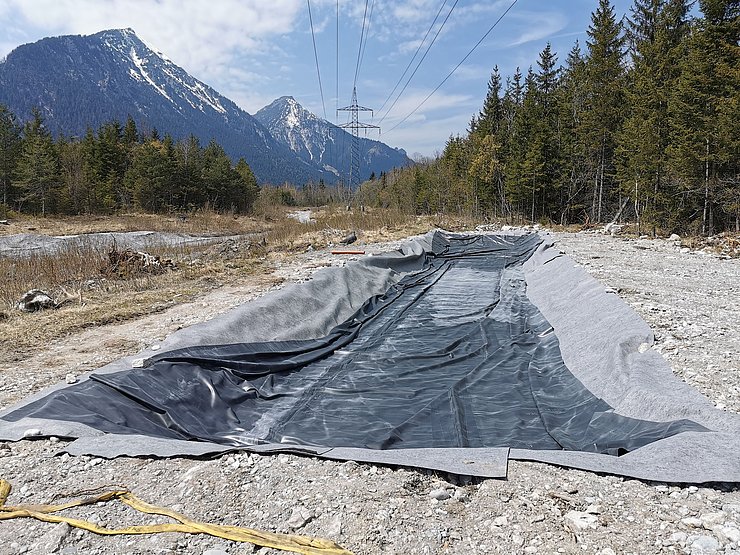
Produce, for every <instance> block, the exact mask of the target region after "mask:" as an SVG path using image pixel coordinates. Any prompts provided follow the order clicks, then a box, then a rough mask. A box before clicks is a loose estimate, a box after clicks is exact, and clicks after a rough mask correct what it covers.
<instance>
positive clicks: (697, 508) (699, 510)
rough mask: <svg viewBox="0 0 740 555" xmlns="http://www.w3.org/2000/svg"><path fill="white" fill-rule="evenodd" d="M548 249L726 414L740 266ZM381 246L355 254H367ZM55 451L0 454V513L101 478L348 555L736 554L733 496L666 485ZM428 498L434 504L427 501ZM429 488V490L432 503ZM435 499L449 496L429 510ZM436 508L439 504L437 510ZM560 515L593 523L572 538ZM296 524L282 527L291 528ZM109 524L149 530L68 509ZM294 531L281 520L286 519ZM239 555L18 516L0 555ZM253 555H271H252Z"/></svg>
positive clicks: (123, 337) (674, 256)
mask: <svg viewBox="0 0 740 555" xmlns="http://www.w3.org/2000/svg"><path fill="white" fill-rule="evenodd" d="M556 239H557V240H558V242H559V246H560V248H561V249H562V250H564V251H565V252H567V253H568V254H570V255H571V256H572V257H573V258H574V259H575V260H576V261H577V262H579V263H580V264H582V265H583V266H585V268H586V269H587V270H588V271H589V272H591V273H592V274H593V275H594V276H595V277H597V278H598V279H599V280H601V281H602V283H604V285H605V286H607V287H611V288H613V289H614V290H616V291H617V292H618V294H619V295H620V296H621V297H622V298H623V299H624V300H625V301H626V302H628V303H629V304H630V305H631V306H633V307H634V309H635V310H636V311H637V312H638V313H639V314H640V315H641V316H642V317H643V318H644V319H645V320H646V321H647V322H648V323H649V324H650V325H651V327H652V328H653V329H654V330H655V333H656V337H657V343H656V348H657V349H659V350H661V351H662V352H663V354H664V355H665V356H666V358H667V359H668V360H669V361H670V363H671V365H672V366H673V368H674V371H675V372H676V373H677V374H678V375H679V376H680V377H681V378H682V379H685V380H686V381H687V382H689V383H690V384H692V385H694V386H695V387H697V388H699V389H700V390H701V391H702V392H703V393H704V394H705V395H706V396H707V397H709V398H710V399H711V400H712V401H713V402H714V403H715V404H717V406H720V407H723V408H725V409H726V410H732V411H740V372H739V370H740V368H738V365H739V364H740V326H738V322H739V321H740V301H738V299H740V260H737V259H734V260H732V259H730V260H727V259H721V258H720V257H718V256H715V255H712V254H708V253H699V252H685V250H684V251H682V250H681V248H680V245H678V244H677V243H675V242H671V241H666V240H661V239H656V240H646V239H641V240H626V239H621V238H619V237H608V236H603V235H598V234H593V233H578V234H556ZM393 246H394V244H383V245H375V246H368V247H366V249H367V250H368V251H373V250H375V251H376V252H379V251H382V250H386V249H388V248H392V247H393ZM342 263H343V260H339V259H337V257H332V256H331V255H329V254H328V253H327V252H326V251H314V252H310V253H304V254H298V255H295V256H291V257H286V258H285V260H282V261H281V263H280V264H276V266H275V268H274V275H275V276H276V277H279V278H283V279H285V280H287V281H297V280H303V279H307V278H309V277H310V275H311V274H312V273H313V271H315V270H316V269H317V268H319V267H324V266H327V265H332V264H342ZM266 283H268V282H267V281H265V279H264V277H257V276H255V277H254V278H248V279H247V280H245V281H244V282H243V283H240V284H238V285H229V286H227V287H223V288H219V289H217V290H214V291H211V292H208V293H206V294H205V295H204V296H202V297H200V298H198V299H197V301H195V302H192V303H186V304H179V305H176V306H174V307H172V308H171V309H169V310H166V311H164V312H160V313H156V314H152V315H149V316H146V317H144V318H141V319H138V320H135V321H130V322H125V323H122V324H116V325H107V326H103V327H98V328H91V329H87V330H84V331H82V332H81V333H78V334H75V335H73V336H71V337H67V338H64V339H62V340H58V341H56V342H54V343H53V344H52V345H50V346H49V347H48V348H47V349H44V350H43V351H42V352H39V353H37V354H35V355H33V356H30V357H28V358H26V359H24V360H22V361H19V362H17V363H16V364H14V365H13V366H12V367H10V368H4V369H2V370H1V371H0V406H3V407H4V406H7V405H9V404H10V403H12V402H15V401H17V400H19V399H20V398H22V397H23V396H25V395H27V394H29V393H32V392H35V391H38V390H39V389H41V388H43V387H45V386H47V385H50V384H52V383H55V382H57V381H61V380H64V378H65V376H66V375H67V374H68V373H80V372H83V371H87V370H90V369H93V368H96V367H99V366H101V365H103V364H105V363H106V362H109V361H111V360H114V359H116V358H118V357H121V356H123V355H127V354H131V353H133V352H136V351H138V350H140V349H141V348H144V347H146V346H147V345H151V344H152V343H153V342H154V341H155V340H158V339H162V338H163V337H164V336H166V335H167V334H168V333H171V332H172V331H174V330H176V329H178V328H179V327H183V326H187V325H191V324H193V323H196V322H199V321H202V320H204V319H207V318H211V317H213V316H215V315H216V314H217V313H219V312H223V311H225V310H228V309H229V308H230V307H233V306H236V305H237V304H240V303H242V302H245V301H248V300H249V299H251V298H254V297H256V296H258V295H261V294H263V293H265V292H266V291H267V290H268V289H269V286H268V285H266ZM63 444H64V442H63V441H59V440H56V439H55V438H53V439H45V440H37V441H22V442H19V443H11V444H5V445H0V477H3V478H5V479H6V480H8V481H10V482H11V483H12V484H13V487H14V489H13V493H12V494H11V496H10V499H9V501H8V503H9V504H19V503H42V502H49V501H50V500H51V499H52V497H53V496H55V495H57V494H71V493H73V492H77V491H80V490H88V489H91V488H94V487H99V486H105V485H111V484H117V485H120V486H125V487H127V488H129V489H130V490H132V491H133V492H135V493H136V494H138V495H139V496H140V497H142V498H143V499H144V500H145V501H148V502H150V503H154V504H156V505H161V506H166V507H170V508H173V509H174V510H178V511H180V512H183V513H185V514H187V515H189V516H191V517H194V518H197V519H202V520H205V521H209V522H217V523H222V524H231V525H240V526H250V527H254V528H259V529H265V530H272V531H282V532H296V533H302V534H310V535H316V536H324V537H329V538H331V539H334V540H336V541H337V542H339V543H340V544H342V545H343V546H345V547H346V548H348V549H351V550H352V551H354V552H356V553H368V554H369V553H395V554H411V553H420V554H421V553H461V554H462V553H601V554H603V555H608V554H610V553H612V554H614V553H713V552H723V553H738V552H739V551H738V550H739V549H740V547H739V546H738V542H740V490H739V489H738V487H737V484H714V485H711V486H710V487H699V488H697V487H681V485H673V484H654V483H645V482H640V481H636V480H626V479H622V478H619V477H613V476H602V475H597V474H593V473H588V472H582V471H577V470H568V469H562V468H557V467H553V466H548V465H544V464H537V463H520V462H513V463H512V464H511V465H510V468H509V478H508V480H470V479H464V478H459V477H458V478H455V477H450V476H443V475H438V474H435V473H432V472H424V471H416V470H408V469H398V468H388V467H379V466H374V465H365V464H357V463H353V462H348V463H339V462H332V461H323V460H317V459H312V458H303V457H297V456H293V455H278V456H272V457H261V456H256V455H246V454H244V455H228V456H224V457H221V458H218V459H213V460H198V459H182V458H179V459H170V460H157V459H148V458H141V459H126V458H123V459H115V460H102V459H91V458H89V457H79V458H74V457H69V456H67V455H63V456H59V455H58V454H57V453H58V451H59V448H60V446H62V445H63ZM439 490H444V491H445V492H446V495H440V492H439ZM430 494H433V495H430ZM447 495H449V499H443V498H444V497H446V496H447ZM435 497H439V498H441V499H436V498H435ZM571 511H580V512H588V513H589V514H590V515H592V518H588V519H586V520H588V521H589V523H588V524H587V525H586V526H585V527H584V528H583V529H582V530H579V529H578V527H577V526H576V525H575V524H574V522H573V515H572V514H571ZM301 513H302V514H303V515H304V517H305V518H300V519H297V520H299V521H303V520H307V522H305V524H303V525H302V526H300V527H299V528H297V529H293V528H291V527H290V526H289V521H291V517H292V516H293V517H295V516H296V515H300V514H301ZM69 514H70V516H77V517H80V518H86V519H88V520H93V521H96V522H98V523H102V524H105V525H108V526H124V525H127V524H134V523H140V522H145V521H146V522H148V521H151V520H152V519H151V518H146V519H144V518H142V517H141V516H140V515H137V514H136V513H134V512H133V511H132V510H131V509H127V508H124V507H122V506H120V505H116V504H112V505H111V504H108V505H98V506H91V507H84V508H79V509H74V510H71V511H69ZM291 523H292V524H295V523H296V520H295V519H294V520H293V521H291ZM209 550H211V553H210V554H209V555H217V554H223V553H228V554H246V553H253V552H255V550H254V549H253V547H252V546H251V545H248V544H237V543H234V542H228V541H222V540H218V539H216V538H212V537H209V536H202V535H192V536H187V535H183V534H172V533H169V534H159V535H153V536H141V537H137V536H117V537H101V536H96V535H94V534H91V533H88V532H83V531H77V530H74V529H71V528H69V527H68V526H66V525H63V524H60V525H55V524H47V523H42V522H36V521H32V520H13V521H5V522H3V523H2V525H0V553H3V554H5V553H7V554H15V553H33V554H42V553H63V554H65V555H73V554H88V553H90V554H103V553H106V554H108V553H142V554H144V553H147V554H149V553H195V554H201V553H206V552H207V551H209ZM257 552H258V553H262V554H267V553H273V551H272V550H268V549H261V550H257Z"/></svg>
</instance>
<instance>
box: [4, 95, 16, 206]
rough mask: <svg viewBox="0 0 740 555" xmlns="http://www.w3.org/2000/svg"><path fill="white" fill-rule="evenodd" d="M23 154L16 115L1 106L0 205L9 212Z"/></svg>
mask: <svg viewBox="0 0 740 555" xmlns="http://www.w3.org/2000/svg"><path fill="white" fill-rule="evenodd" d="M20 154H21V126H20V125H19V124H18V122H17V121H16V119H15V115H14V114H13V113H12V112H11V111H10V110H8V108H7V107H6V106H3V105H2V104H0V190H1V191H2V192H1V193H0V204H2V209H3V211H5V210H7V208H8V207H9V206H10V203H11V202H12V200H13V189H12V182H13V176H14V174H15V168H16V166H17V165H18V159H19V157H20Z"/></svg>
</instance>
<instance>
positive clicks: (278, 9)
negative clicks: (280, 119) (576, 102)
mask: <svg viewBox="0 0 740 555" xmlns="http://www.w3.org/2000/svg"><path fill="white" fill-rule="evenodd" d="M511 2H512V0H489V1H480V0H458V2H457V4H456V5H455V8H454V10H452V13H450V14H449V17H448V19H447V23H446V24H445V25H444V27H443V28H442V30H441V32H440V33H439V36H438V37H437V40H436V42H435V43H434V44H433V46H432V47H431V49H430V50H429V52H428V54H427V56H426V59H425V60H424V62H423V63H422V64H421V65H420V66H419V69H418V70H417V72H416V74H415V76H414V77H413V79H412V80H411V81H410V83H409V84H408V86H407V88H406V90H405V91H404V93H403V94H402V95H401V96H400V98H399V99H398V101H397V103H396V105H395V106H394V107H393V109H392V110H391V111H390V112H387V110H388V108H389V107H390V105H391V104H392V103H393V100H394V99H395V95H394V96H393V97H392V98H391V99H390V101H388V102H386V105H385V107H384V108H383V110H382V111H380V112H376V113H375V117H374V119H371V118H370V114H366V117H365V118H364V119H365V121H367V122H369V123H374V124H378V123H379V121H380V120H381V119H382V122H380V126H381V128H382V134H381V135H380V139H381V140H382V141H384V142H386V143H388V144H390V145H392V146H397V147H402V148H405V149H406V150H407V152H408V153H409V154H410V155H413V154H415V153H420V154H423V155H433V154H434V153H435V152H436V151H440V150H441V149H442V148H443V147H444V144H445V141H446V140H447V138H448V137H449V136H450V135H451V134H457V133H462V132H464V130H465V128H466V126H467V124H468V122H469V121H470V118H471V116H472V115H473V114H474V113H476V112H477V111H478V110H479V109H480V106H481V104H482V101H483V98H484V96H485V93H486V87H487V83H488V80H489V78H490V75H491V70H492V68H493V66H494V65H496V64H497V65H498V66H499V68H500V71H501V73H502V75H503V76H504V77H505V76H506V75H510V74H511V73H513V71H514V69H515V68H516V67H517V66H520V67H521V68H522V72H523V73H525V72H526V69H527V67H528V66H529V65H535V64H536V60H537V56H538V54H539V52H540V51H541V50H542V48H543V47H544V46H545V43H546V42H547V41H550V42H551V43H552V45H553V49H554V50H555V51H556V52H557V53H558V57H559V60H561V61H564V59H565V57H566V55H567V53H568V51H569V50H570V48H571V47H572V45H573V43H574V41H575V40H576V39H579V40H580V41H581V44H582V46H584V47H585V40H586V34H585V31H586V29H587V27H588V25H589V22H590V17H591V12H592V11H593V10H594V9H595V8H596V5H597V0H567V1H566V0H550V1H543V0H518V2H517V3H516V4H515V5H514V7H513V8H512V9H511V11H509V13H508V14H507V15H506V16H505V17H504V18H503V20H502V21H501V22H500V23H499V24H498V26H497V27H496V28H495V29H494V30H493V32H492V33H491V34H490V35H489V36H488V38H487V39H486V40H485V41H484V42H483V43H482V44H481V45H480V46H479V47H478V49H477V50H476V51H475V52H474V53H473V54H472V55H471V56H470V57H469V58H468V59H467V61H466V62H465V63H464V64H463V65H462V66H461V67H460V68H459V69H458V70H457V72H456V73H455V74H454V75H453V76H452V77H451V78H450V79H449V80H448V81H447V83H445V85H444V86H443V87H442V88H440V89H439V91H437V93H436V94H434V96H432V97H431V98H430V99H429V100H428V101H427V102H426V103H425V104H424V105H423V106H422V107H421V108H420V109H419V110H418V111H417V112H416V113H415V114H413V115H412V116H410V117H409V118H408V119H407V120H406V121H405V122H404V123H403V124H401V125H398V126H397V127H396V128H395V129H392V128H393V127H394V126H396V124H398V123H399V122H400V121H401V120H402V119H403V118H404V117H406V116H407V115H408V114H409V113H410V112H411V111H412V110H413V109H414V108H416V107H417V106H418V105H419V103H420V102H421V101H422V100H423V99H424V98H425V97H427V95H428V94H429V93H430V92H431V91H432V89H434V88H435V87H436V86H437V85H438V84H439V83H440V82H441V81H442V79H443V78H444V77H445V76H446V75H447V74H448V73H449V72H450V71H451V70H452V68H453V67H455V65H457V64H458V62H460V60H461V59H462V58H463V57H464V56H465V54H467V53H468V51H469V50H470V49H471V48H472V47H473V45H474V44H475V43H476V42H478V40H479V39H480V38H481V37H482V36H483V35H484V33H485V32H486V31H487V30H488V29H489V27H490V26H491V25H492V24H493V23H494V21H496V19H498V17H499V16H500V15H501V14H502V13H503V12H504V10H506V8H507V7H508V6H509V5H510V4H511ZM612 3H613V5H614V6H615V9H616V12H617V16H618V17H622V16H623V15H624V14H625V13H628V12H629V8H630V6H631V4H632V3H631V0H612ZM442 4H443V2H442V0H369V1H368V12H369V11H370V8H372V15H371V17H370V23H369V32H368V34H367V42H366V46H365V51H364V56H363V57H362V64H361V66H360V70H359V74H358V78H357V82H356V83H357V94H358V99H359V102H360V104H362V105H364V106H368V107H371V108H374V109H375V110H380V108H381V106H382V105H383V104H384V102H385V101H386V99H388V98H389V95H390V93H391V90H392V89H393V87H394V85H395V84H396V83H397V81H398V80H399V78H400V77H401V74H402V73H403V71H404V69H405V68H406V66H407V65H408V64H409V62H410V60H411V58H412V56H413V54H414V52H415V51H416V49H417V47H418V45H419V42H420V41H421V39H422V38H423V37H424V35H425V33H426V32H427V30H428V29H429V28H430V25H431V23H432V21H433V19H434V17H435V14H437V12H438V11H439V10H440V8H441V12H440V16H439V19H438V20H437V24H436V25H435V26H434V27H433V28H432V30H431V33H430V35H429V38H427V41H426V43H424V45H423V46H422V48H421V51H420V53H419V56H417V61H418V60H419V58H420V57H421V54H422V53H423V52H424V51H425V49H426V45H427V44H428V43H429V41H430V39H431V37H432V36H434V34H435V33H436V32H437V30H438V29H439V28H440V26H441V22H442V20H444V19H445V17H447V15H448V13H449V12H450V9H451V8H452V6H453V4H455V0H447V2H446V3H445V5H444V7H442ZM310 5H311V11H312V15H313V22H314V28H315V31H316V43H317V51H318V56H319V67H320V69H321V78H322V84H323V91H324V105H325V108H326V115H327V119H329V120H330V121H332V122H336V121H338V120H337V116H336V111H335V108H336V107H337V105H339V106H343V105H346V104H349V101H350V96H351V93H352V84H353V81H354V74H355V69H356V67H357V58H358V49H359V41H360V33H361V28H362V22H363V16H364V14H365V5H366V2H365V0H339V80H338V83H339V96H338V98H337V94H336V92H337V63H336V56H337V40H336V33H337V13H336V11H337V3H336V0H312V1H311V3H310ZM368 15H370V14H369V13H368ZM0 21H3V25H2V26H0V57H2V56H4V55H6V54H7V53H8V52H10V51H11V50H12V49H13V48H15V47H16V46H18V45H19V44H24V43H27V42H33V41H35V40H38V39H40V38H42V37H45V36H55V35H63V34H91V33H95V32H97V31H101V30H103V29H111V28H123V27H131V28H133V29H134V30H135V31H136V33H137V34H138V35H139V37H141V38H142V39H143V40H144V41H145V42H146V43H147V44H149V45H150V46H151V47H153V48H154V49H156V50H158V51H161V52H163V53H165V54H166V55H167V56H168V57H169V58H170V59H171V60H172V61H174V62H175V63H176V64H178V65H180V66H182V67H184V68H185V69H186V70H187V71H188V72H190V73H191V74H192V75H194V76H195V77H197V78H199V79H201V80H202V81H205V82H206V83H208V84H209V85H211V86H213V87H214V88H215V89H216V90H218V91H219V92H221V93H222V94H224V95H226V96H227V97H229V98H231V99H232V100H234V101H235V102H236V103H237V104H239V105H240V106H241V107H242V108H244V109H245V110H247V111H248V112H250V113H254V112H256V111H257V110H258V109H259V108H261V107H262V106H264V105H266V104H267V103H269V102H270V101H272V100H273V99H275V98H277V97H279V96H283V95H291V96H294V97H295V98H296V100H298V101H299V102H300V103H301V104H303V105H304V106H305V107H307V108H308V109H310V110H311V111H312V112H314V113H316V114H317V115H319V116H322V117H323V115H324V108H323V107H322V102H321V96H320V94H319V85H318V79H317V76H316V65H315V61H314V52H313V46H312V41H311V31H310V25H309V17H308V8H307V1H306V0H210V1H209V2H203V1H196V0H0ZM366 21H367V19H366ZM415 65H416V62H414V65H412V66H411V67H412V70H413V68H414V67H415ZM409 74H410V72H409ZM409 74H407V78H408V75H409ZM404 83H405V80H404V81H403V82H402V83H401V86H400V87H399V88H398V90H397V91H396V95H397V94H398V92H400V90H401V87H403V84H404ZM346 117H347V116H346V115H344V116H342V118H344V119H340V120H339V121H340V123H341V122H342V121H346ZM368 136H372V137H374V138H377V137H378V135H377V133H376V132H375V133H372V134H369V135H368Z"/></svg>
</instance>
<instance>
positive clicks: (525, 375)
mask: <svg viewBox="0 0 740 555" xmlns="http://www.w3.org/2000/svg"><path fill="white" fill-rule="evenodd" d="M539 243H540V239H539V237H538V236H537V235H535V234H532V235H525V236H521V237H511V236H500V237H494V236H476V237H464V238H462V237H452V238H446V237H442V236H437V237H435V241H434V244H433V248H432V251H433V252H431V253H429V254H428V256H427V262H426V265H425V269H424V270H423V271H421V272H418V273H415V274H413V275H410V276H408V277H406V278H405V279H403V280H402V281H401V282H399V283H398V284H397V285H396V286H394V287H393V288H391V289H390V290H389V291H387V292H386V294H384V295H383V296H380V297H376V298H373V299H370V300H368V301H367V302H366V303H365V305H364V306H363V307H362V308H361V309H360V310H359V311H358V312H357V313H356V314H355V315H354V317H353V318H351V319H349V320H348V321H346V322H344V323H343V324H341V325H339V326H337V327H336V328H334V329H333V330H332V331H331V332H330V333H329V334H328V335H327V336H326V337H324V338H322V339H317V340H308V341H285V342H271V343H252V344H234V345H219V346H200V347H191V348H185V349H179V350H176V351H170V352H164V353H161V354H159V355H157V356H155V357H153V358H151V359H149V361H148V362H147V367H146V368H142V369H133V370H129V371H125V372H118V373H113V374H98V375H96V374H93V375H92V376H91V379H90V380H88V381H86V382H83V383H80V384H77V385H75V386H73V387H69V388H66V389H63V390H59V391H57V392H55V393H52V394H50V395H49V396H47V397H46V398H43V399H41V400H39V401H37V402H35V403H32V404H29V405H27V406H25V407H23V408H21V409H19V410H17V411H15V412H13V413H11V414H10V415H8V416H6V419H8V420H16V419H19V418H21V417H24V416H32V417H38V418H47V419H58V420H72V421H77V422H82V423H85V424H87V425H89V426H91V427H93V428H96V429H99V430H102V431H105V432H111V433H119V434H131V433H137V434H144V435H150V436H156V437H165V438H177V439H189V440H207V441H212V442H216V443H221V444H227V445H236V446H238V445H250V444H256V443H285V444H290V445H311V446H324V447H339V446H344V447H348V446H349V447H365V448H372V449H389V448H396V449H397V448H420V447H503V446H508V447H515V448H528V449H568V450H577V451H589V452H596V453H605V454H612V455H618V454H622V453H625V452H628V451H631V450H634V449H637V448H638V447H641V446H643V445H646V444H648V443H651V442H653V441H656V440H658V439H662V438H665V437H668V436H671V435H674V434H677V433H680V432H683V431H689V430H691V431H700V430H704V428H703V427H702V426H700V425H698V424H696V423H694V422H691V421H688V420H679V421H674V422H665V423H659V422H648V421H643V420H637V419H633V418H626V417H623V416H620V415H618V414H615V413H614V412H613V410H612V409H611V407H610V406H609V405H608V404H607V403H605V402H604V401H603V400H601V399H599V398H597V397H595V396H594V395H593V394H591V392H590V391H588V390H587V389H586V388H585V387H584V386H583V384H581V382H579V381H578V380H577V379H576V378H575V377H574V376H573V375H572V374H571V373H570V371H569V370H568V368H567V367H566V366H565V364H564V363H563V360H562V358H561V355H560V349H559V345H558V340H557V337H556V335H555V333H554V332H553V331H552V329H551V327H550V325H549V324H548V322H547V321H546V320H545V319H544V317H543V316H542V315H541V314H540V312H539V311H538V310H537V308H536V307H535V306H534V305H533V304H532V303H531V302H530V301H529V300H528V299H527V297H526V293H525V284H524V279H523V274H522V272H521V265H522V263H523V262H524V261H526V260H527V259H528V258H529V257H530V256H531V255H532V253H533V252H534V250H535V249H536V248H537V246H538V245H539ZM604 371H605V372H607V371H608V369H604Z"/></svg>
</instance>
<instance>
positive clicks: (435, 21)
mask: <svg viewBox="0 0 740 555" xmlns="http://www.w3.org/2000/svg"><path fill="white" fill-rule="evenodd" d="M446 4H447V0H443V1H442V5H441V6H440V7H439V9H438V10H437V15H435V16H434V21H432V24H431V25H429V29H427V32H426V34H425V35H424V38H423V39H421V42H420V43H419V46H418V47H417V48H416V52H414V55H413V56H412V57H411V60H409V63H408V65H407V66H406V69H404V70H403V73H402V74H401V77H399V78H398V81H396V85H395V86H394V87H393V90H392V91H391V92H390V94H389V95H388V97H387V98H386V99H385V100H384V101H383V104H382V105H381V107H380V108H378V113H380V112H382V111H383V108H385V105H386V104H388V101H389V100H390V99H391V98H392V97H393V93H395V92H396V89H398V85H400V84H401V81H403V78H404V77H406V74H407V73H408V71H409V68H410V67H411V64H413V63H414V60H415V59H416V56H418V55H419V51H421V47H422V46H424V43H425V42H426V40H427V37H428V36H429V33H431V32H432V29H433V28H434V25H435V23H437V20H438V19H439V14H441V13H442V10H443V9H444V7H445V5H446Z"/></svg>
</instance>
